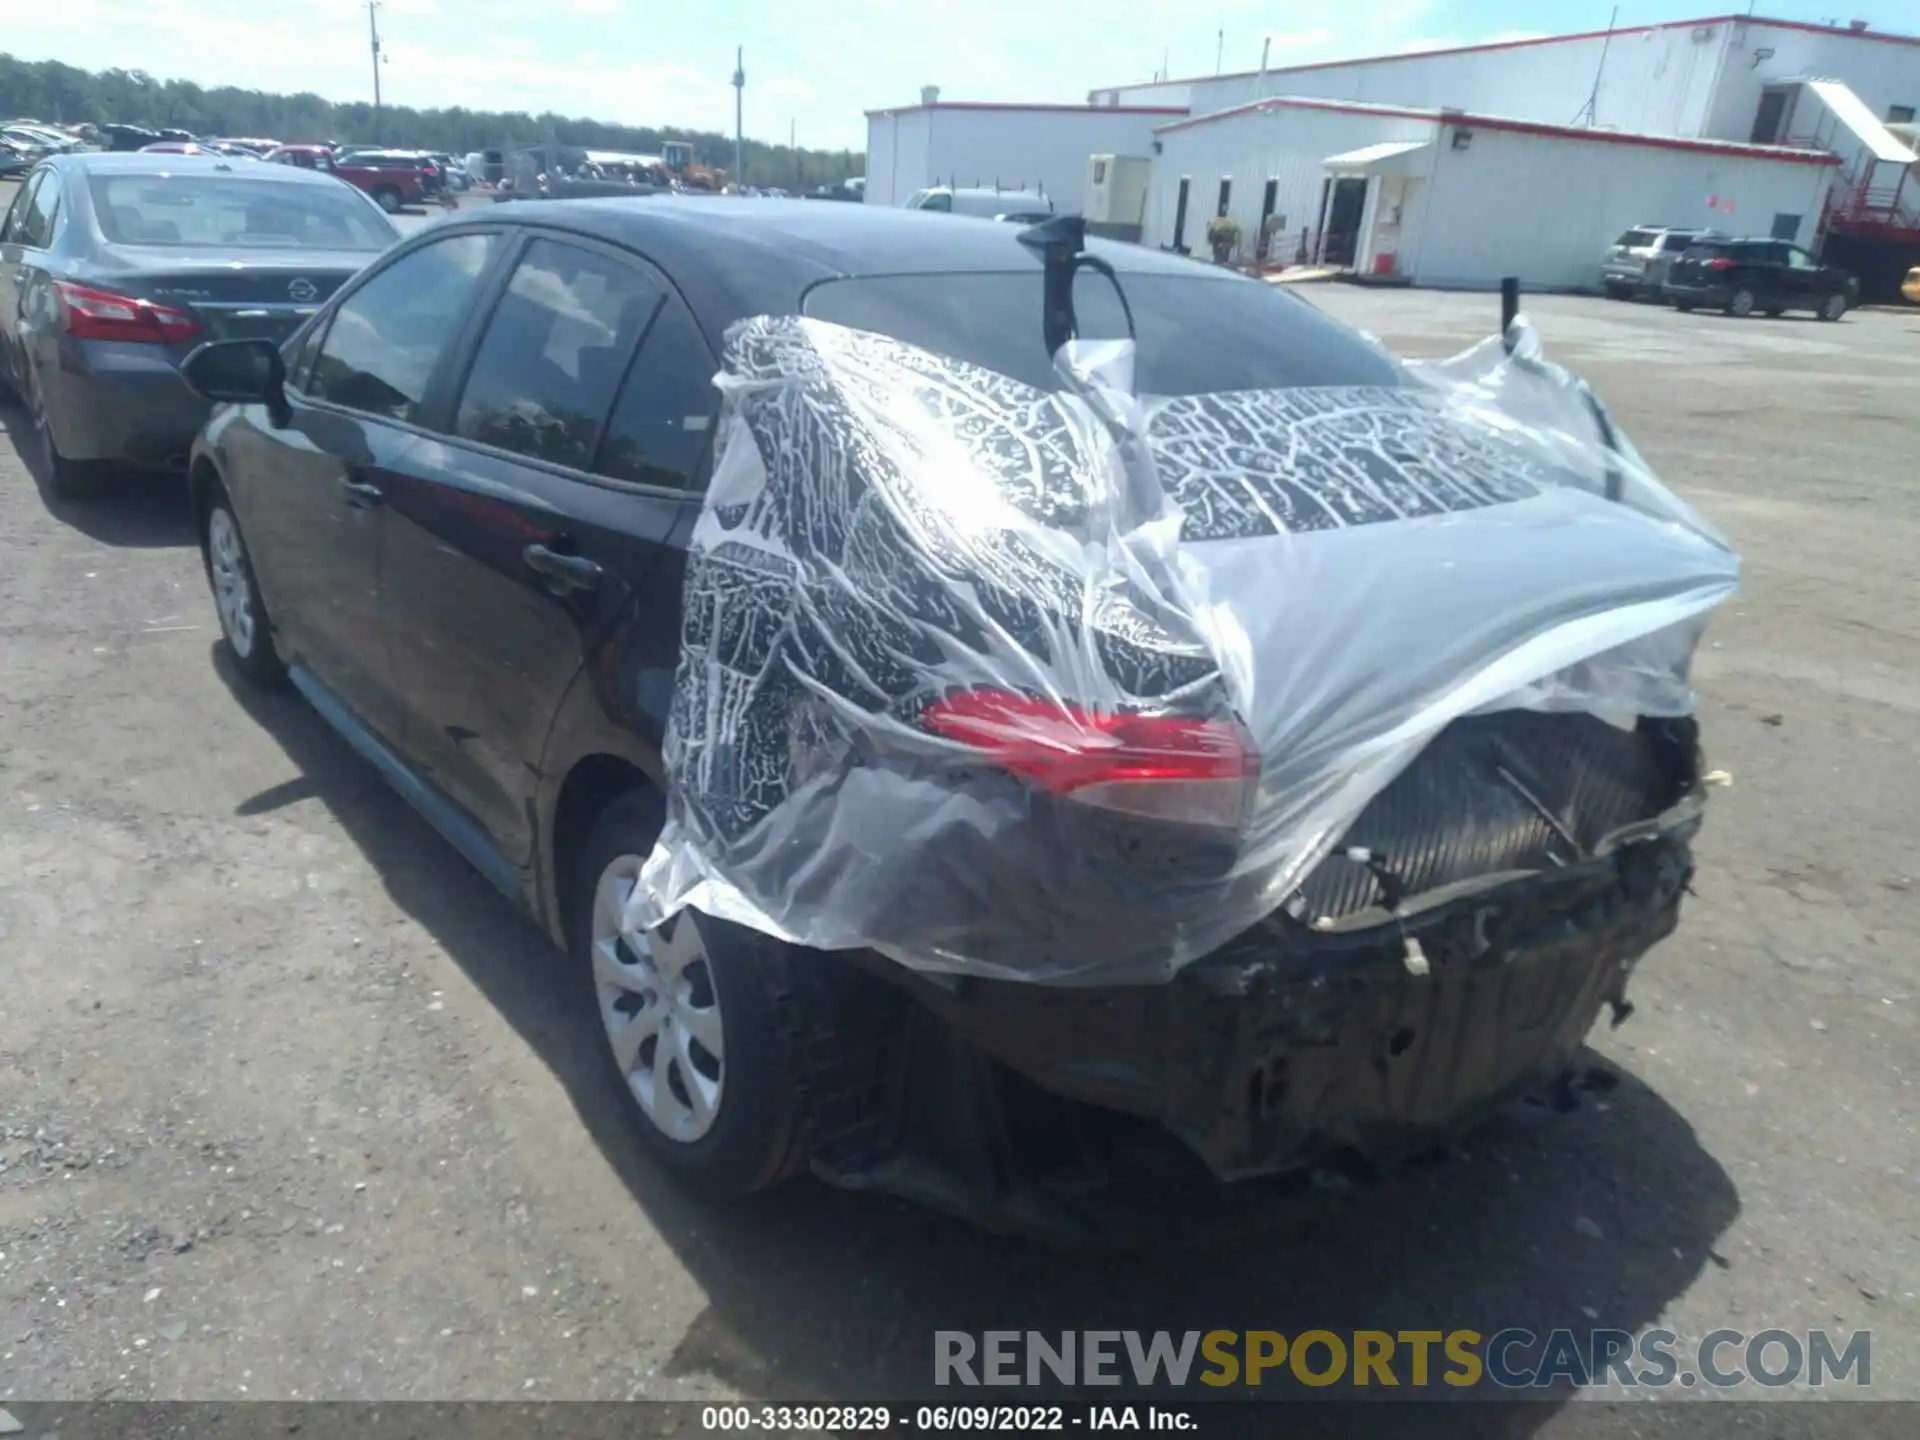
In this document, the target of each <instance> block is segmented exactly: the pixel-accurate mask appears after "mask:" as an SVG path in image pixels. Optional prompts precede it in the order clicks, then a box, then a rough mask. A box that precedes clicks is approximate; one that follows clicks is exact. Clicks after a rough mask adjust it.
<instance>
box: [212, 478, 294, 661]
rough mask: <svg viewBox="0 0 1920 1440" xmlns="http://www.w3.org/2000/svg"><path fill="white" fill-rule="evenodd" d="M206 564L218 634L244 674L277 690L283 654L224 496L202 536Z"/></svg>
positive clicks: (218, 494) (216, 498) (218, 493)
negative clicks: (274, 638) (275, 645)
mask: <svg viewBox="0 0 1920 1440" xmlns="http://www.w3.org/2000/svg"><path fill="white" fill-rule="evenodd" d="M200 545H201V554H202V556H203V558H204V559H205V560H206V565H207V583H208V585H209V586H210V587H211V588H212V590H213V608H214V610H215V611H216V612H217V613H218V615H219V616H220V633H221V635H222V636H224V637H225V639H226V642H227V650H228V652H229V653H230V654H231V655H232V656H233V662H234V664H235V665H236V666H238V667H239V670H240V673H241V674H242V675H244V676H246V677H247V679H249V680H251V681H252V682H253V683H254V684H256V685H259V686H262V687H271V686H274V685H278V684H279V683H280V681H281V680H282V679H283V678H284V677H285V675H286V673H287V672H286V667H285V666H284V665H283V664H282V663H281V661H280V652H279V651H278V650H276V649H275V648H274V644H273V629H272V627H271V626H270V625H269V624H268V623H267V611H266V607H265V606H264V605H262V604H261V603H260V587H259V585H258V584H257V582H256V581H255V580H254V578H253V561H252V560H251V559H250V558H249V556H248V555H247V544H246V541H245V540H244V539H243V538H242V537H241V534H240V521H239V519H238V518H237V517H236V516H235V515H234V513H233V502H232V501H231V500H229V499H228V498H227V494H226V492H225V491H224V490H215V491H214V493H213V499H212V501H211V503H210V504H209V505H208V506H207V515H206V520H205V522H204V524H203V525H202V528H201V532H200Z"/></svg>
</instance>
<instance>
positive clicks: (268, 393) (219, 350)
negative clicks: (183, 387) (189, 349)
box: [180, 340, 293, 427]
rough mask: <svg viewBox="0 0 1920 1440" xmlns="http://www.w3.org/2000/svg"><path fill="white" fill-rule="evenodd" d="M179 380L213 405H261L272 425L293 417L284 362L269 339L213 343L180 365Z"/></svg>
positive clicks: (198, 350) (215, 341) (206, 345)
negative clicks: (265, 408) (213, 403)
mask: <svg viewBox="0 0 1920 1440" xmlns="http://www.w3.org/2000/svg"><path fill="white" fill-rule="evenodd" d="M180 378H181V379H183V380H185V381H186V382H187V384H188V385H189V386H190V387H191V388H192V389H193V392H194V393H195V394H196V395H200V396H202V397H204V398H205V399H208V400H212V401H214V402H216V403H220V402H229V403H232V404H235V405H265V406H266V407H267V417H268V418H269V419H270V420H272V421H273V423H274V425H275V426H276V427H277V426H281V425H285V424H286V423H287V422H288V421H289V420H291V419H292V418H293V411H292V409H291V408H290V407H289V406H288V404H287V362H286V361H285V360H283V359H282V358H281V356H280V347H279V346H278V345H276V344H274V343H273V342H272V341H271V340H214V341H210V342H209V343H207V344H205V345H202V346H199V347H198V348H197V349H195V350H194V352H193V353H192V354H191V355H189V356H187V358H186V359H185V360H183V361H181V362H180Z"/></svg>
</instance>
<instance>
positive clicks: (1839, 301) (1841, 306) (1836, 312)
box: [1827, 295, 1847, 320]
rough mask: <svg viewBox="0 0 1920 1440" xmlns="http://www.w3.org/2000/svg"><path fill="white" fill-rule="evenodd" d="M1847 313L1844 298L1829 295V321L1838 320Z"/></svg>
mask: <svg viewBox="0 0 1920 1440" xmlns="http://www.w3.org/2000/svg"><path fill="white" fill-rule="evenodd" d="M1846 313H1847V302H1846V300H1845V299H1844V298H1843V297H1841V296H1839V295H1829V296H1828V297H1827V316H1828V318H1829V319H1833V320H1838V319H1839V318H1840V317H1841V316H1842V315H1844V314H1846Z"/></svg>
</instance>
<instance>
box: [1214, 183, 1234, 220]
mask: <svg viewBox="0 0 1920 1440" xmlns="http://www.w3.org/2000/svg"><path fill="white" fill-rule="evenodd" d="M1232 199H1233V181H1231V180H1222V181H1221V182H1220V203H1219V204H1218V205H1216V206H1215V207H1214V211H1213V213H1214V214H1216V215H1224V214H1226V213H1227V205H1228V203H1229V202H1230V201H1231V200H1232Z"/></svg>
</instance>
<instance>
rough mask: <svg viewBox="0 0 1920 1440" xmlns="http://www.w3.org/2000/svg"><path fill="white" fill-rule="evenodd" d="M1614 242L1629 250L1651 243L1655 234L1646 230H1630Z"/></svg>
mask: <svg viewBox="0 0 1920 1440" xmlns="http://www.w3.org/2000/svg"><path fill="white" fill-rule="evenodd" d="M1613 243H1614V244H1616V245H1620V246H1623V247H1625V248H1626V249H1628V250H1637V249H1639V248H1640V247H1641V246H1643V245H1651V244H1652V243H1653V236H1652V235H1651V234H1650V233H1649V232H1648V231H1645V230H1629V231H1627V233H1626V234H1624V235H1622V236H1621V237H1620V238H1619V239H1618V240H1616V241H1614V242H1613Z"/></svg>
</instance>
